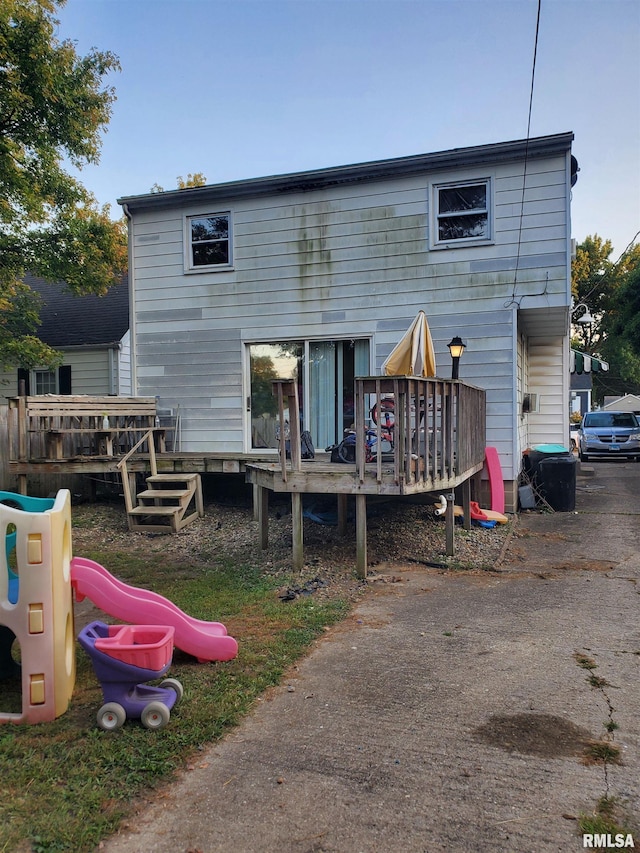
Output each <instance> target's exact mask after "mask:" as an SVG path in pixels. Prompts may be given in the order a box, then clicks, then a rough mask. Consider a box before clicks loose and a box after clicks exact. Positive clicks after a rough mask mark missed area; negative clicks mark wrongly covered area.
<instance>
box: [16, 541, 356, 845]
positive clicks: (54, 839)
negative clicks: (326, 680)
mask: <svg viewBox="0 0 640 853" xmlns="http://www.w3.org/2000/svg"><path fill="white" fill-rule="evenodd" d="M84 555H85V556H88V557H91V558H92V559H95V560H96V561H98V562H100V563H102V564H103V565H106V566H108V567H109V571H111V572H112V573H113V574H114V575H117V576H118V577H120V578H122V579H123V580H125V581H126V582H128V583H131V584H134V585H136V586H142V587H148V588H150V589H153V590H155V591H156V592H159V593H160V594H161V595H164V596H166V597H167V598H169V599H171V600H172V601H174V602H175V603H176V604H177V605H178V606H179V607H180V608H182V609H183V610H185V611H186V612H187V613H189V614H190V615H192V616H194V617H196V618H199V619H205V620H212V621H221V622H223V623H224V624H225V625H226V627H227V630H228V632H229V634H231V635H232V636H234V637H235V638H236V639H237V640H238V643H239V654H238V657H237V658H236V659H235V660H233V661H229V662H226V663H207V664H198V663H196V662H195V661H194V660H193V659H192V658H189V657H188V656H187V655H185V654H183V653H182V652H180V651H179V650H177V649H176V651H175V654H174V660H173V664H172V666H171V669H170V671H169V675H170V676H171V677H174V678H177V679H179V680H180V681H181V682H182V684H183V686H184V691H185V695H184V699H183V700H182V702H181V703H180V704H179V705H177V706H176V708H175V709H174V710H173V711H172V714H171V720H170V721H169V723H168V725H167V727H166V728H164V729H163V730H162V731H160V732H153V731H148V730H147V729H145V728H143V727H142V726H141V725H140V723H139V721H135V720H134V721H127V723H125V725H124V727H123V728H122V729H120V730H118V731H115V732H103V731H101V730H100V729H98V728H97V726H96V712H97V710H98V709H99V708H100V706H101V705H102V702H103V699H102V690H101V688H100V684H99V682H98V680H97V678H96V676H95V674H94V672H93V667H92V664H91V661H90V660H89V658H88V656H87V655H86V654H85V653H84V651H83V650H82V649H81V648H80V647H79V646H78V647H77V654H76V660H77V678H76V686H75V690H74V695H73V699H72V702H71V707H70V708H69V710H68V711H67V712H66V713H65V714H63V715H62V716H61V717H60V718H59V719H57V720H56V721H55V722H53V723H47V724H44V725H35V726H24V725H12V724H6V725H2V726H0V778H1V779H2V787H3V796H2V798H1V800H0V851H2V853H4V851H11V850H15V849H16V848H18V846H19V845H21V844H22V845H24V843H25V841H27V842H28V843H30V845H31V849H32V850H33V851H38V853H54V851H73V853H85V851H91V850H94V849H95V848H96V847H97V845H98V844H99V842H100V840H101V839H103V838H104V837H106V836H108V835H109V834H111V833H112V832H114V831H115V830H116V828H117V826H118V824H119V823H120V821H121V820H122V819H123V817H125V816H126V815H127V814H128V813H130V811H131V808H132V801H134V800H135V798H136V797H139V796H141V795H143V794H145V793H148V792H149V791H153V790H154V789H155V788H157V787H158V786H160V785H162V784H163V783H166V782H167V781H170V779H171V777H172V774H173V773H174V772H175V770H176V769H177V768H180V767H184V766H185V765H186V764H188V762H189V760H190V759H192V757H193V756H194V754H196V752H197V751H198V750H199V749H201V748H202V746H203V745H206V744H209V743H211V742H213V741H215V740H216V739H218V738H220V737H222V736H223V735H224V734H225V733H226V732H227V731H228V730H229V729H230V728H231V727H233V726H235V725H237V724H238V722H239V721H240V720H241V718H242V716H243V715H245V714H246V713H247V712H248V711H249V710H250V709H251V707H252V705H253V704H254V702H255V700H256V698H257V697H258V696H259V695H260V694H261V693H262V692H263V691H264V690H266V689H267V688H269V687H271V686H273V685H276V684H277V683H278V682H279V681H280V679H281V678H282V676H283V674H284V673H285V672H286V671H287V670H288V668H289V667H290V666H291V665H292V664H293V663H294V662H295V661H296V660H297V659H299V658H300V657H301V656H302V655H303V654H304V652H305V651H306V650H307V649H308V647H309V645H310V643H312V642H313V640H314V639H315V638H316V637H318V636H319V635H320V634H321V633H322V632H323V630H324V629H325V627H326V626H328V625H331V624H334V623H335V622H337V621H339V620H340V619H342V618H343V617H344V616H345V615H346V613H347V611H348V609H349V605H348V602H346V601H344V600H338V599H331V598H328V597H324V598H323V597H320V596H300V597H299V598H297V599H296V600H294V601H288V602H286V603H283V602H282V601H280V599H279V598H278V594H277V593H278V589H280V588H281V587H282V584H283V576H282V575H280V576H279V577H278V578H274V577H270V576H269V575H266V574H263V573H261V572H260V571H259V570H258V569H256V568H254V567H252V566H249V565H236V564H234V563H232V562H230V561H226V562H225V561H218V562H215V558H213V559H212V562H211V564H210V565H207V564H203V565H198V566H196V567H194V566H193V565H191V566H189V567H188V568H187V569H186V570H185V568H184V562H183V561H182V560H180V559H178V558H176V559H175V561H173V560H172V557H171V555H170V554H161V555H154V557H153V559H150V558H149V557H148V556H147V557H146V558H145V556H144V554H142V553H141V554H140V556H137V555H136V554H135V553H134V554H133V555H132V554H131V553H126V554H125V553H120V552H118V551H109V552H108V553H107V552H106V551H103V552H100V551H93V552H92V553H86V551H85V552H84ZM298 580H299V579H298ZM285 582H286V580H285ZM106 621H108V622H112V623H113V622H116V621H117V620H115V619H110V618H109V619H106ZM0 692H1V691H0ZM0 707H2V710H3V711H5V710H6V707H5V706H4V705H3V700H2V699H0ZM21 849H23V848H21Z"/></svg>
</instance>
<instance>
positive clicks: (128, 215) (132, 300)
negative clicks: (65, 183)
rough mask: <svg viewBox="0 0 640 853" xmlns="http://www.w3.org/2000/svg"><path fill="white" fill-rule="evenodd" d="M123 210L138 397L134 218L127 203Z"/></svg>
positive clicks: (133, 377)
mask: <svg viewBox="0 0 640 853" xmlns="http://www.w3.org/2000/svg"><path fill="white" fill-rule="evenodd" d="M122 210H123V213H124V215H125V216H126V218H127V250H128V263H129V276H128V279H129V330H130V335H129V337H130V347H131V363H130V370H131V394H132V396H134V397H136V396H137V394H138V375H137V363H138V359H137V353H136V334H135V301H136V300H135V293H136V289H135V282H134V273H133V217H132V216H131V211H130V210H129V205H128V204H127V203H126V202H123V203H122Z"/></svg>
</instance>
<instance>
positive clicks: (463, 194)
mask: <svg viewBox="0 0 640 853" xmlns="http://www.w3.org/2000/svg"><path fill="white" fill-rule="evenodd" d="M435 189H436V197H435V201H436V205H437V213H436V218H437V222H436V228H437V234H436V243H451V242H453V241H458V240H464V241H465V242H466V241H477V240H483V241H484V240H490V239H491V234H490V223H489V182H488V181H479V182H477V183H467V184H447V185H441V186H438V187H436V188H435Z"/></svg>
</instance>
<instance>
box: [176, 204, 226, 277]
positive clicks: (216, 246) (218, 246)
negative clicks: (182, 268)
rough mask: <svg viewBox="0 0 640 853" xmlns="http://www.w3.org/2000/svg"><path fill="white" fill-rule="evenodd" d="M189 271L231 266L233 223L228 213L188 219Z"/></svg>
mask: <svg viewBox="0 0 640 853" xmlns="http://www.w3.org/2000/svg"><path fill="white" fill-rule="evenodd" d="M187 234H188V240H189V263H188V268H189V269H202V268H206V267H228V266H231V239H230V234H231V222H230V216H229V214H228V213H207V214H206V215H204V216H190V217H189V218H188V219H187Z"/></svg>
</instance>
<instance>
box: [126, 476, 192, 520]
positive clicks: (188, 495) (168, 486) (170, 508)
mask: <svg viewBox="0 0 640 853" xmlns="http://www.w3.org/2000/svg"><path fill="white" fill-rule="evenodd" d="M146 482H147V488H146V489H145V490H144V491H142V492H138V494H137V495H136V501H137V505H136V506H132V507H131V508H130V509H127V518H128V521H129V530H144V531H145V532H146V533H177V532H178V531H179V530H182V528H183V527H185V526H186V525H187V524H189V523H190V522H192V521H194V520H195V519H196V518H202V517H203V516H204V507H203V501H202V484H201V481H200V474H156V475H151V476H150V477H147V478H146Z"/></svg>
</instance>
